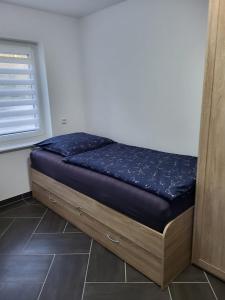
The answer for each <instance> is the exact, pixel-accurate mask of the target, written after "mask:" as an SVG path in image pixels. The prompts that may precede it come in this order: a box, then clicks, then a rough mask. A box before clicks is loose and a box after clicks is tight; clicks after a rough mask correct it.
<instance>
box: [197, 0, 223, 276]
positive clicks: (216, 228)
mask: <svg viewBox="0 0 225 300" xmlns="http://www.w3.org/2000/svg"><path fill="white" fill-rule="evenodd" d="M209 24H210V30H209V45H213V47H214V51H210V47H209V51H208V57H209V58H208V61H209V62H210V63H208V65H207V66H206V82H207V83H208V85H207V86H205V93H204V98H205V99H204V101H205V103H206V104H207V105H206V106H204V105H203V114H204V113H206V114H209V121H207V122H206V120H205V119H204V118H203V119H202V128H204V130H202V133H201V134H202V140H201V141H200V143H203V144H205V147H206V148H205V150H204V151H201V149H202V146H201V148H200V166H199V174H198V177H199V180H198V193H197V207H196V217H195V236H194V247H193V262H194V263H196V264H198V265H199V266H201V267H204V268H205V269H207V270H208V271H210V272H212V273H214V274H215V275H217V276H219V277H220V278H222V279H224V280H225V238H224V236H225V219H224V211H225V185H224V182H225V1H224V0H220V1H219V0H214V1H211V4H210V23H209ZM211 47H212V46H211ZM212 68H213V70H212ZM212 73H213V75H211V76H210V74H212ZM208 86H212V88H211V90H210V92H209V91H208V88H207V87H208ZM208 111H209V112H208ZM206 140H207V141H206ZM206 142H207V143H206ZM205 151H206V152H207V153H206V155H205ZM203 167H204V169H203Z"/></svg>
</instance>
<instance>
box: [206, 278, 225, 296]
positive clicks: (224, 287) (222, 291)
mask: <svg viewBox="0 0 225 300" xmlns="http://www.w3.org/2000/svg"><path fill="white" fill-rule="evenodd" d="M207 276H208V278H209V281H210V283H211V285H212V288H213V290H214V292H215V293H216V296H217V298H218V300H225V282H224V281H222V280H220V279H218V278H216V277H214V276H213V275H210V274H207Z"/></svg>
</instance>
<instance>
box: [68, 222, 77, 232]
mask: <svg viewBox="0 0 225 300" xmlns="http://www.w3.org/2000/svg"><path fill="white" fill-rule="evenodd" d="M65 232H81V230H80V229H79V228H77V227H75V226H74V225H72V224H70V223H67V225H66V228H65Z"/></svg>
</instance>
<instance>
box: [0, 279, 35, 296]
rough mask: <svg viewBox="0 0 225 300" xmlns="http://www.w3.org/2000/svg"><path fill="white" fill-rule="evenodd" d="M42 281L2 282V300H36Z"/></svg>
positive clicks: (0, 292)
mask: <svg viewBox="0 0 225 300" xmlns="http://www.w3.org/2000/svg"><path fill="white" fill-rule="evenodd" d="M40 289H41V284H40V283H27V282H26V283H25V282H24V283H21V282H20V283H17V282H10V283H0V300H36V299H37V296H38V294H39V291H40Z"/></svg>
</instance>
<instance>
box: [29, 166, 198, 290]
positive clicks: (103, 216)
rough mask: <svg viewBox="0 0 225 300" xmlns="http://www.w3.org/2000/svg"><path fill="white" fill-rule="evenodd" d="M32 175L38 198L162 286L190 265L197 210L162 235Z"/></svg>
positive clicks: (76, 193)
mask: <svg viewBox="0 0 225 300" xmlns="http://www.w3.org/2000/svg"><path fill="white" fill-rule="evenodd" d="M31 176H32V191H33V196H34V197H35V198H37V199H38V200H40V201H42V202H43V203H44V204H45V205H47V206H48V207H49V208H51V209H52V210H54V211H55V212H56V213H58V214H59V215H61V216H62V217H64V218H65V219H67V220H68V221H69V222H70V223H72V224H74V225H75V226H77V227H78V228H80V229H81V230H82V231H84V232H85V233H87V234H88V235H90V236H91V237H93V238H94V239H95V240H96V241H98V242H99V243H100V244H102V245H103V246H104V247H106V248H107V249H109V250H110V251H112V252H113V253H115V254H116V255H118V256H119V257H120V258H121V259H123V260H125V261H126V262H127V263H128V264H130V265H132V266H133V267H134V268H136V269H137V270H139V271H140V272H142V273H143V274H144V275H146V276H147V277H148V278H150V279H151V280H153V281H155V282H156V283H157V284H159V285H160V286H162V287H165V286H166V285H167V284H169V283H170V282H171V280H172V279H174V278H175V277H176V275H178V273H180V272H181V271H183V269H184V268H185V267H186V266H187V265H188V264H189V263H190V256H191V234H192V224H193V208H191V209H189V210H187V211H186V212H185V213H183V214H182V215H180V216H179V217H177V218H176V219H174V220H173V221H171V222H170V223H169V224H168V225H167V227H166V228H165V230H164V232H163V234H162V233H160V232H157V231H155V230H153V229H151V228H149V227H147V226H145V225H143V224H141V223H139V222H136V221H134V220H132V219H131V218H129V217H127V216H125V215H123V214H121V213H119V212H117V211H115V210H113V209H111V208H108V207H107V206H105V205H103V204H101V203H99V202H97V201H96V200H94V199H91V198H90V197H87V196H85V195H83V194H81V193H78V192H77V191H75V190H74V189H71V188H69V187H67V186H65V185H63V184H62V183H59V182H57V181H55V180H54V179H52V178H50V177H48V176H46V175H44V174H42V173H39V172H37V171H35V170H32V171H31ZM176 244H177V246H176ZM178 258H179V259H178Z"/></svg>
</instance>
